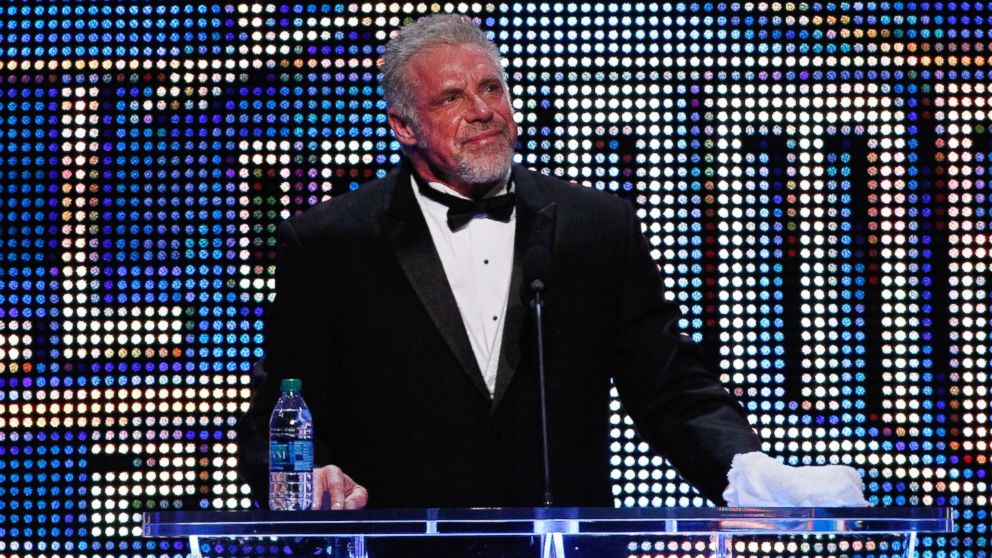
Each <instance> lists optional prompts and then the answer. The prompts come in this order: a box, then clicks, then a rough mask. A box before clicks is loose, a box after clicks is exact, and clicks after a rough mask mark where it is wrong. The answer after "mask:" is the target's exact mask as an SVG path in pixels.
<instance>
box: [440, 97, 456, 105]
mask: <svg viewBox="0 0 992 558" xmlns="http://www.w3.org/2000/svg"><path fill="white" fill-rule="evenodd" d="M457 100H458V95H448V96H447V97H445V98H443V99H441V102H442V103H444V104H450V103H454V102H455V101H457Z"/></svg>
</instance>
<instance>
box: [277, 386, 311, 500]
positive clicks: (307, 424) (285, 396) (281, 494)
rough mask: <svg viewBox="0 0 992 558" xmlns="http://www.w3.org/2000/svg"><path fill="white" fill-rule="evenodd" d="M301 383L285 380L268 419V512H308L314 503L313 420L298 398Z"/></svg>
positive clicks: (305, 406) (301, 397)
mask: <svg viewBox="0 0 992 558" xmlns="http://www.w3.org/2000/svg"><path fill="white" fill-rule="evenodd" d="M301 387H302V382H301V381H300V380H298V379H296V378H287V379H284V380H283V381H282V383H281V384H280V385H279V389H280V391H281V392H282V393H281V394H280V395H279V401H277V402H276V407H275V409H273V410H272V418H270V419H269V508H270V509H273V510H308V509H310V505H311V504H312V503H313V416H312V415H311V414H310V409H309V408H307V404H306V403H305V402H304V401H303V396H302V395H300V388H301Z"/></svg>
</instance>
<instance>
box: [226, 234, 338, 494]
mask: <svg viewBox="0 0 992 558" xmlns="http://www.w3.org/2000/svg"><path fill="white" fill-rule="evenodd" d="M278 240H279V243H278V258H277V262H276V285H275V290H276V296H275V299H274V300H273V302H272V304H271V305H270V306H269V308H268V309H267V311H266V315H265V357H264V359H263V360H262V361H261V362H259V363H257V364H256V365H255V367H254V369H253V370H252V398H251V405H250V406H249V408H248V411H247V412H246V413H245V414H244V416H242V417H241V419H240V420H239V421H238V424H237V427H236V430H237V439H238V466H239V470H240V474H241V477H242V479H243V480H244V481H245V482H246V483H248V485H249V486H250V487H251V490H252V495H253V497H254V499H255V500H256V501H257V502H258V505H259V506H260V507H262V508H263V509H267V508H268V496H269V491H268V482H269V478H268V469H269V451H268V439H269V428H268V425H269V417H270V415H271V414H272V409H273V407H275V403H276V400H277V399H278V397H279V384H280V382H281V381H282V379H283V378H300V379H301V380H302V381H303V393H302V395H303V398H304V401H306V402H307V406H308V407H310V410H311V412H313V414H314V419H315V427H316V423H317V419H318V414H319V409H320V408H321V407H320V406H321V404H322V403H324V401H323V400H324V399H325V398H326V394H325V393H324V388H323V386H325V385H326V384H327V382H328V376H329V375H330V370H329V367H330V365H329V363H330V355H331V354H332V353H333V351H332V349H331V340H332V336H331V335H330V332H329V327H328V322H327V319H326V316H325V315H324V314H325V310H324V309H325V308H326V306H325V304H324V301H325V300H326V298H327V296H328V291H329V290H330V289H331V287H330V285H321V283H320V280H319V278H318V277H317V276H316V274H315V272H314V266H313V262H312V261H310V260H311V258H309V257H308V256H307V254H306V251H305V250H304V248H303V246H302V244H301V242H300V240H299V238H298V236H297V234H296V232H295V230H294V228H293V226H292V224H291V223H290V222H284V223H283V224H282V225H280V227H279V231H278ZM315 430H316V428H315ZM328 460H329V456H328V450H327V447H326V444H324V443H323V442H322V441H321V440H320V439H319V438H318V437H316V436H315V439H314V463H315V466H317V465H318V464H325V463H328V462H329V461H328Z"/></svg>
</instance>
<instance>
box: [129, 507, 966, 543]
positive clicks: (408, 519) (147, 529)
mask: <svg viewBox="0 0 992 558" xmlns="http://www.w3.org/2000/svg"><path fill="white" fill-rule="evenodd" d="M143 530H144V536H146V537H286V536H290V537H373V538H375V537H417V536H424V537H437V536H441V537H451V536H478V535H490V536H492V535H497V536H498V535H545V534H552V533H554V534H563V535H650V534H657V535H818V534H851V535H854V534H909V533H913V534H915V533H928V532H931V533H933V532H944V533H946V532H950V531H952V530H953V514H952V510H951V509H950V508H945V507H888V508H619V509H617V508H567V507H548V508H469V509H454V508H423V509H370V510H357V511H300V512H273V511H226V512H222V511H210V512H146V513H145V514H144V522H143Z"/></svg>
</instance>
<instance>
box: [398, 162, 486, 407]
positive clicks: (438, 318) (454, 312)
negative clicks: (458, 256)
mask: <svg viewBox="0 0 992 558" xmlns="http://www.w3.org/2000/svg"><path fill="white" fill-rule="evenodd" d="M410 172H411V171H410V169H409V165H408V164H407V163H406V162H405V161H404V164H403V165H401V166H400V168H399V169H398V172H397V173H396V174H395V176H394V180H393V185H394V187H393V192H392V200H391V201H390V203H389V207H388V209H387V210H386V212H384V213H383V214H382V216H381V217H380V221H381V223H382V227H383V230H384V231H385V232H386V234H387V236H388V237H389V239H390V242H391V243H392V246H393V249H394V250H395V252H396V257H397V259H398V260H399V263H400V267H402V268H403V272H404V273H405V274H406V277H407V280H408V281H409V282H410V286H411V287H413V290H414V291H415V292H416V293H417V297H418V298H420V302H421V304H423V305H424V308H426V309H427V313H428V315H429V316H430V317H431V320H432V321H433V322H434V326H435V327H436V328H437V330H438V332H439V333H440V334H441V337H443V338H444V340H445V342H446V343H447V344H448V347H450V348H451V352H452V353H453V354H454V355H455V359H456V360H457V361H458V363H459V364H460V365H461V368H462V370H463V371H464V372H465V373H466V374H468V376H469V379H470V380H471V381H472V383H473V384H474V385H475V387H476V388H477V389H478V390H479V392H480V394H481V395H482V396H484V397H485V398H486V399H489V389H488V388H486V384H485V381H484V380H483V379H482V372H481V371H480V370H479V364H478V362H477V361H476V360H475V354H474V353H473V352H472V345H471V343H470V342H469V339H468V334H467V333H466V332H465V325H464V323H463V322H462V316H461V313H460V312H459V311H458V304H457V303H456V302H455V295H454V294H453V293H452V292H451V287H450V285H449V284H448V279H447V277H446V276H445V274H444V267H443V266H442V264H441V258H440V257H439V256H438V255H437V250H436V249H435V248H434V241H433V240H432V239H431V234H430V230H428V228H427V222H426V221H425V220H424V216H423V213H422V212H421V211H420V206H419V205H418V204H417V200H416V198H414V196H413V189H412V185H411V184H410Z"/></svg>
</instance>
